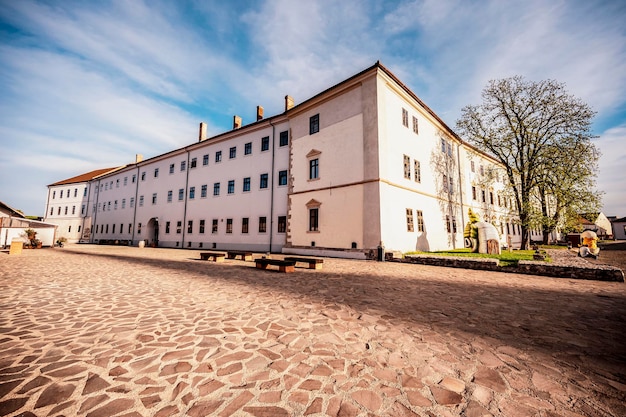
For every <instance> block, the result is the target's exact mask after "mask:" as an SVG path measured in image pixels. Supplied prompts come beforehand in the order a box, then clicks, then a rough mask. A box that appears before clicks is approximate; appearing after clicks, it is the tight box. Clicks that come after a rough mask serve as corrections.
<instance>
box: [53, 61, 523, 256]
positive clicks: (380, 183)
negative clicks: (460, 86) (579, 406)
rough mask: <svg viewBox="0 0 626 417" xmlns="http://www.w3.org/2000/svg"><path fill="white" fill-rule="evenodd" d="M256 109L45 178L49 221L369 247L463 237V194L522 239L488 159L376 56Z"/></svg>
mask: <svg viewBox="0 0 626 417" xmlns="http://www.w3.org/2000/svg"><path fill="white" fill-rule="evenodd" d="M262 114H263V111H262V108H260V107H259V108H257V120H256V121H255V122H253V123H251V124H248V125H245V126H241V119H240V118H239V117H237V116H235V117H234V123H233V130H231V131H229V132H226V133H223V134H220V135H217V136H215V137H212V138H209V139H206V138H205V129H206V127H205V125H204V124H201V125H200V135H199V140H198V141H197V142H195V143H192V144H190V145H188V146H185V147H183V148H180V149H176V150H173V151H171V152H168V153H166V154H163V155H159V156H156V157H153V158H150V159H147V160H141V159H140V158H138V159H137V160H136V161H135V163H133V164H129V165H126V166H123V167H120V168H117V169H109V170H103V171H104V172H100V173H98V174H97V175H92V178H89V179H86V178H82V177H84V176H79V177H75V179H76V178H82V182H77V181H72V180H73V179H70V180H66V181H60V182H58V183H55V184H51V185H50V186H48V188H49V191H48V203H47V208H46V216H47V217H46V220H47V221H49V222H55V223H57V224H59V225H60V226H61V227H60V229H63V228H66V229H68V230H67V234H69V233H70V232H71V233H73V234H72V235H71V236H68V238H70V239H79V238H81V239H83V240H85V241H89V242H94V243H99V242H102V241H107V242H108V241H111V242H115V241H118V243H119V242H127V241H128V242H129V243H130V244H136V243H137V242H138V241H139V240H144V241H146V243H147V244H148V245H154V246H160V247H179V248H194V249H198V248H216V249H222V250H225V249H247V250H252V251H256V252H267V251H271V252H283V253H301V254H317V255H329V256H344V257H357V258H372V257H375V255H376V251H377V248H378V247H379V245H384V247H385V248H386V249H387V250H397V251H402V252H408V251H415V250H440V249H448V248H460V247H463V228H464V225H465V223H466V221H467V210H468V208H470V207H471V208H472V209H473V210H474V211H475V212H477V213H479V214H480V215H481V217H482V219H484V220H488V221H491V222H493V223H494V224H495V225H496V226H497V227H498V228H499V230H500V231H501V233H502V240H503V242H505V241H506V240H507V238H509V237H510V240H511V243H512V244H513V245H519V243H520V229H519V226H518V225H517V224H516V216H515V214H514V212H512V210H511V207H512V205H511V200H510V198H508V197H507V196H506V195H505V194H504V176H503V175H502V174H501V173H500V172H499V165H498V164H497V162H496V161H495V160H494V159H493V158H491V157H489V156H488V155H486V154H484V153H482V152H480V151H478V150H477V149H475V148H473V147H471V146H470V145H468V144H467V143H465V142H464V141H462V139H461V138H459V137H458V136H457V135H456V134H455V133H454V132H453V131H452V130H451V129H450V128H449V127H448V126H447V125H446V124H445V123H444V122H443V121H442V120H441V119H440V118H439V117H438V116H437V115H436V114H435V113H434V112H433V111H432V110H430V109H429V108H428V107H427V106H426V105H425V104H424V103H423V102H421V100H420V99H419V98H418V97H417V96H416V95H415V94H414V93H413V92H411V91H410V90H409V89H408V88H407V87H406V86H405V85H404V84H403V83H402V82H401V81H400V80H398V79H397V78H396V77H395V76H394V75H393V74H392V73H391V72H390V71H389V70H387V69H386V68H385V67H384V66H382V65H381V64H380V63H378V62H377V63H376V64H375V65H373V66H372V67H370V68H368V69H366V70H364V71H362V72H360V73H358V74H356V75H354V76H353V77H351V78H349V79H347V80H345V81H343V82H341V83H339V84H337V85H335V86H333V87H331V88H329V89H327V90H325V91H323V92H321V93H319V94H318V95H316V96H314V97H312V98H310V99H309V100H307V101H305V102H303V103H301V104H298V105H293V100H292V99H291V97H289V96H287V97H285V111H284V112H283V113H282V114H279V115H276V116H272V117H269V118H263V115H262ZM90 174H93V173H90ZM85 176H86V177H88V176H89V174H85ZM77 184H80V185H77ZM72 187H74V188H76V189H78V190H79V191H73V190H74V188H72ZM64 190H65V191H64ZM68 190H69V191H68ZM68 192H69V195H68V194H67V193H68ZM81 192H82V194H81ZM64 193H65V194H64ZM60 195H64V200H63V201H61V200H60V198H59V196H60ZM74 206H75V209H71V208H69V207H74ZM66 207H67V208H66ZM65 216H67V217H65ZM61 222H63V223H61ZM70 228H71V230H69V229H70Z"/></svg>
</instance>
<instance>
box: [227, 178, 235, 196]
mask: <svg viewBox="0 0 626 417" xmlns="http://www.w3.org/2000/svg"><path fill="white" fill-rule="evenodd" d="M234 193H235V180H229V181H228V194H234Z"/></svg>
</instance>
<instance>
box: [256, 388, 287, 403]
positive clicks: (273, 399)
mask: <svg viewBox="0 0 626 417" xmlns="http://www.w3.org/2000/svg"><path fill="white" fill-rule="evenodd" d="M282 393H283V392H282V391H265V392H261V393H260V394H259V402H262V403H269V404H276V403H278V402H280V399H281V396H282Z"/></svg>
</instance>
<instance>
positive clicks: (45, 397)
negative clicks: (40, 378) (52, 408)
mask: <svg viewBox="0 0 626 417" xmlns="http://www.w3.org/2000/svg"><path fill="white" fill-rule="evenodd" d="M75 389H76V387H75V386H74V385H71V384H65V385H60V384H56V383H55V384H52V385H49V386H47V387H46V389H44V390H43V392H42V393H41V395H39V398H38V399H37V403H36V404H35V408H41V407H46V406H48V405H52V404H59V403H61V402H63V401H65V400H66V399H68V398H69V397H70V395H72V393H73V392H74V390H75Z"/></svg>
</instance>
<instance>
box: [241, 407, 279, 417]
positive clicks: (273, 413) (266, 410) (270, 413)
mask: <svg viewBox="0 0 626 417" xmlns="http://www.w3.org/2000/svg"><path fill="white" fill-rule="evenodd" d="M243 411H245V412H246V413H249V414H252V415H253V416H254V417H289V412H288V411H287V410H285V409H284V408H281V407H275V406H268V407H244V409H243Z"/></svg>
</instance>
